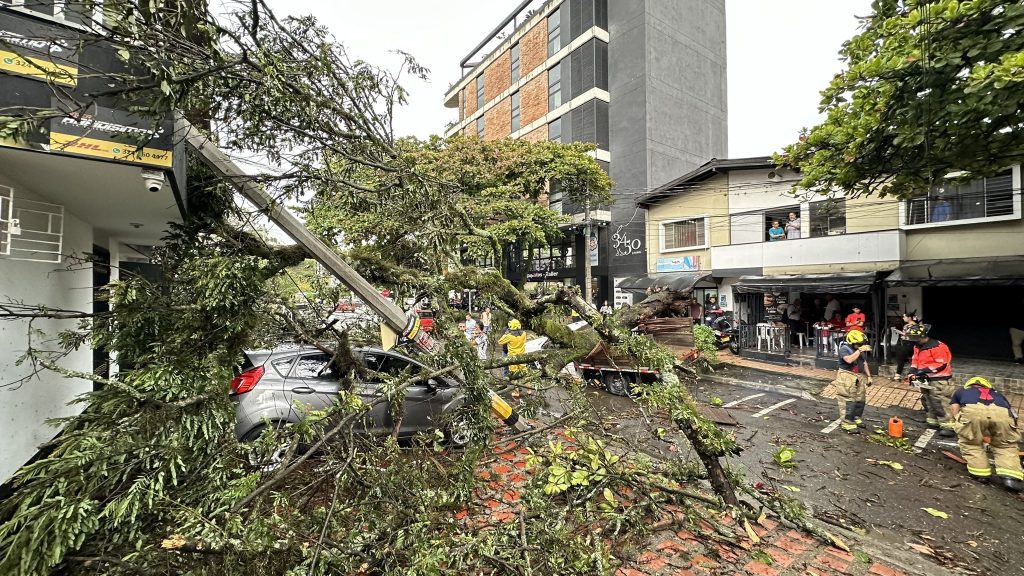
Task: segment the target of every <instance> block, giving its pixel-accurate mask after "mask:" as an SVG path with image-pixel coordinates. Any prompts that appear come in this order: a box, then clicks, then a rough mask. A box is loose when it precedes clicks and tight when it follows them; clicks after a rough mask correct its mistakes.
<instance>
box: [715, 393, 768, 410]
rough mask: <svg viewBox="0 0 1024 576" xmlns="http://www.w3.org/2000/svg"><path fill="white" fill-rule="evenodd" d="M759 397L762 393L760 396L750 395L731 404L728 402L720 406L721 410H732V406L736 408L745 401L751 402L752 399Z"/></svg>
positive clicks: (762, 394) (761, 394)
mask: <svg viewBox="0 0 1024 576" xmlns="http://www.w3.org/2000/svg"><path fill="white" fill-rule="evenodd" d="M761 396H764V392H762V393H760V394H751V395H750V396H747V397H746V398H740V399H739V400H733V401H732V402H728V403H726V404H722V408H732V407H733V406H738V405H740V404H743V403H744V402H746V401H747V400H753V399H754V398H760V397H761Z"/></svg>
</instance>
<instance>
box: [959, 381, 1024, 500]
mask: <svg viewBox="0 0 1024 576" xmlns="http://www.w3.org/2000/svg"><path fill="white" fill-rule="evenodd" d="M949 408H950V412H952V413H953V418H954V427H955V430H956V434H957V436H958V441H959V444H960V454H961V455H962V456H963V457H964V460H966V461H967V472H968V474H970V475H971V477H972V478H974V479H976V480H980V481H982V482H987V481H988V479H989V478H990V477H991V476H992V466H990V465H989V462H988V453H986V452H985V445H984V441H985V437H986V436H987V437H988V439H989V441H988V446H989V448H991V449H992V455H993V456H994V457H995V461H996V476H998V477H999V478H1000V479H1001V480H1002V483H1003V486H1005V487H1006V488H1007V489H1009V490H1012V491H1014V492H1020V491H1021V490H1024V470H1022V469H1021V465H1020V453H1019V452H1018V448H1017V443H1018V442H1020V430H1019V429H1018V428H1017V415H1016V414H1014V413H1013V408H1011V407H1010V402H1009V401H1007V400H1006V396H1003V395H1002V394H1000V393H999V392H997V391H995V390H993V389H992V384H991V383H990V382H989V381H988V380H986V379H985V378H982V377H981V376H975V377H974V378H971V379H970V380H968V381H967V383H966V384H964V386H963V388H960V389H958V390H957V391H956V392H954V393H953V397H952V398H951V399H950V401H949Z"/></svg>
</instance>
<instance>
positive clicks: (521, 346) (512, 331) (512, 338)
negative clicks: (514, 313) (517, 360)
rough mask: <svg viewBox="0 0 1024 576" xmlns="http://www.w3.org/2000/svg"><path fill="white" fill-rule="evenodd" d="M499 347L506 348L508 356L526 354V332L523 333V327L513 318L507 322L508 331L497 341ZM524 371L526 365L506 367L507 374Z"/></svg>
mask: <svg viewBox="0 0 1024 576" xmlns="http://www.w3.org/2000/svg"><path fill="white" fill-rule="evenodd" d="M498 344H499V345H500V346H506V347H507V349H508V355H509V356H520V355H522V354H526V332H523V325H522V324H521V323H520V322H519V320H516V319H515V318H513V319H511V320H509V321H508V330H507V331H506V332H505V333H504V334H502V336H501V339H499V340H498ZM520 370H526V364H513V365H511V366H509V367H508V371H509V372H519V371H520Z"/></svg>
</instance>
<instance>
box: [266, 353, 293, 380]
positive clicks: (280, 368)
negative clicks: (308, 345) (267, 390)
mask: <svg viewBox="0 0 1024 576" xmlns="http://www.w3.org/2000/svg"><path fill="white" fill-rule="evenodd" d="M294 361H295V357H293V356H289V357H288V358H281V359H278V360H274V361H273V362H271V363H270V364H271V366H273V367H274V370H277V373H278V374H280V375H281V376H285V377H287V376H288V371H289V370H291V368H292V362H294Z"/></svg>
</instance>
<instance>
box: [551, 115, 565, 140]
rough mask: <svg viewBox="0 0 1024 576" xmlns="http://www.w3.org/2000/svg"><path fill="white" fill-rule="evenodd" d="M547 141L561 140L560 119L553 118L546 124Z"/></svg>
mask: <svg viewBox="0 0 1024 576" xmlns="http://www.w3.org/2000/svg"><path fill="white" fill-rule="evenodd" d="M548 140H559V141H561V140H562V119H561V118H555V119H554V120H552V121H551V122H549V123H548Z"/></svg>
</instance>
